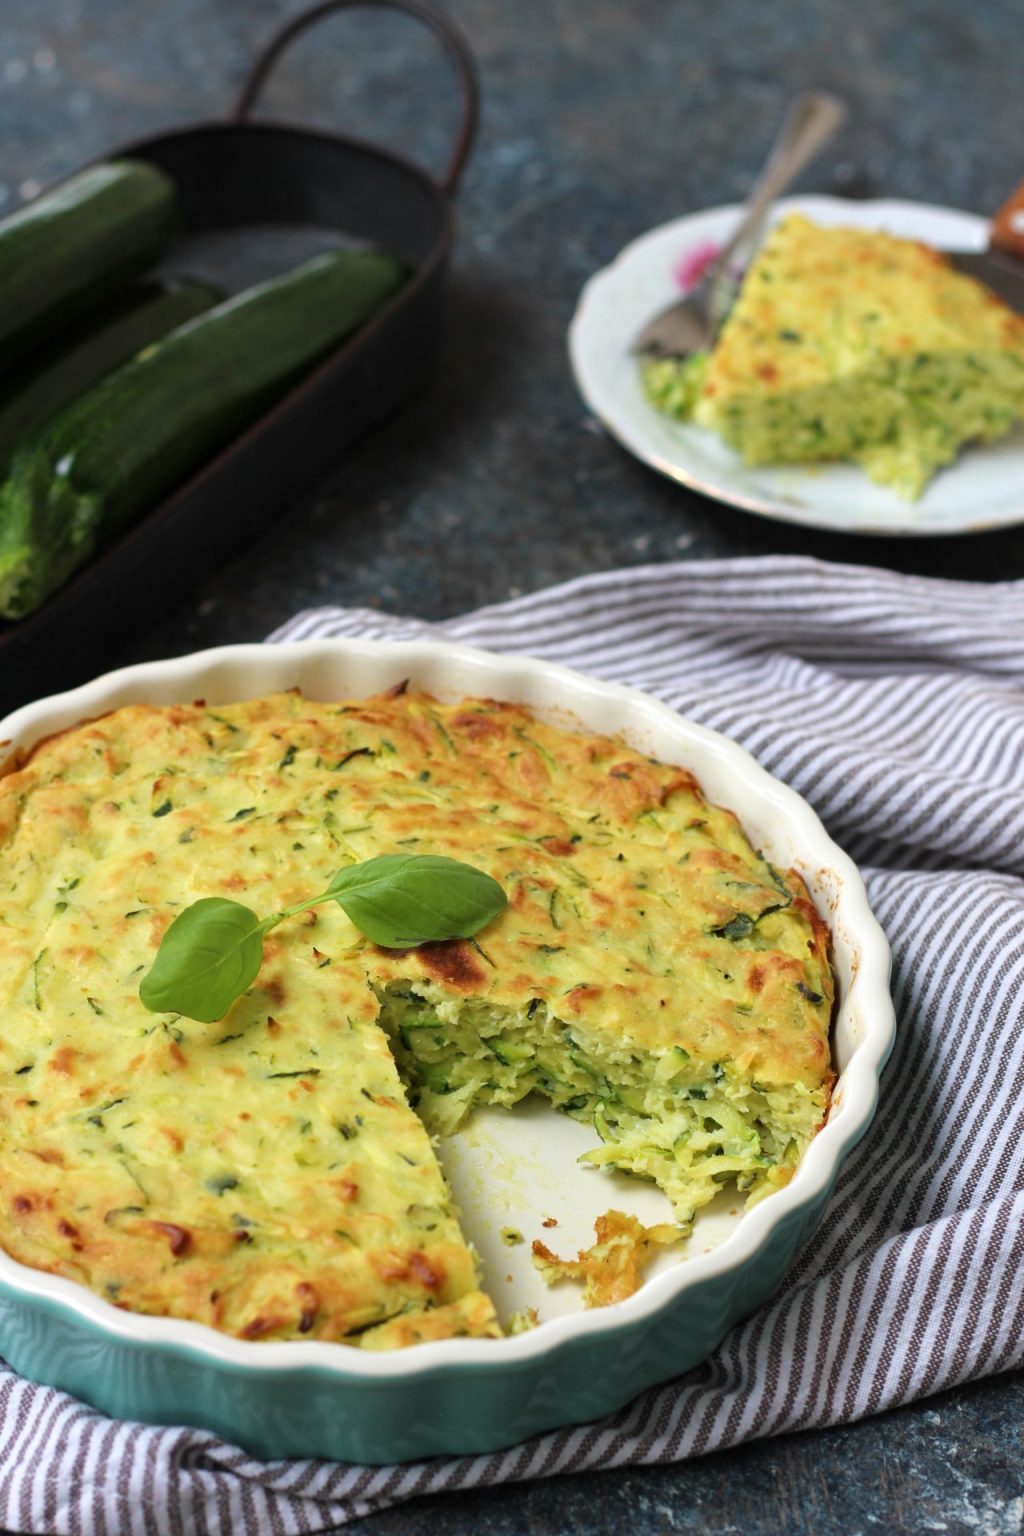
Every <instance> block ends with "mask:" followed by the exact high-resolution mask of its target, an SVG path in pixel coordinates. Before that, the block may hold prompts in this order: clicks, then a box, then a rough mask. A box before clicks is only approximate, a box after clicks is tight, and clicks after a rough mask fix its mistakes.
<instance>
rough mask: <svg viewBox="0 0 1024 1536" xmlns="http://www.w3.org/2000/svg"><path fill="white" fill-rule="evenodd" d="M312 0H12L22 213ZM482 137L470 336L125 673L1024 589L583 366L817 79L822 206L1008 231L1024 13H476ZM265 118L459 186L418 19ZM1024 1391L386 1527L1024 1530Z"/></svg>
mask: <svg viewBox="0 0 1024 1536" xmlns="http://www.w3.org/2000/svg"><path fill="white" fill-rule="evenodd" d="M299 8H300V7H299V6H298V5H296V4H294V3H291V0H248V3H243V0H146V3H144V4H142V3H139V0H91V3H89V4H88V5H85V4H81V3H74V0H40V3H37V4H34V5H32V6H28V5H18V4H16V0H3V5H2V8H0V128H2V142H3V147H4V154H3V160H2V163H0V180H2V185H0V209H3V208H10V207H13V206H14V205H15V203H16V202H17V201H18V199H19V197H21V196H25V195H30V194H31V192H32V191H33V190H35V189H36V188H37V187H38V186H39V185H40V184H44V185H45V183H46V182H47V181H49V180H51V179H53V178H54V177H55V176H57V175H59V174H61V173H63V172H65V171H67V170H69V169H71V168H73V167H74V166H75V165H76V164H77V163H78V162H80V161H81V160H83V159H85V158H87V157H89V156H92V155H95V154H97V153H100V152H102V151H103V150H104V149H105V148H106V147H108V146H109V145H111V144H112V143H115V142H117V141H119V140H122V139H126V138H130V137H132V136H134V135H137V134H141V133H145V132H151V131H154V130H156V129H158V128H159V127H161V126H163V125H165V124H173V123H178V122H180V121H182V120H183V119H185V118H188V117H200V116H206V117H209V116H214V115H216V114H218V113H219V112H220V111H222V110H223V109H224V108H226V106H227V105H228V103H229V102H230V100H231V99H232V98H233V96H234V95H235V93H236V92H237V90H238V88H239V85H240V83H241V80H242V78H243V74H244V70H245V65H246V61H247V59H248V58H249V57H250V56H251V52H252V50H253V48H254V46H255V44H256V42H257V41H258V40H260V39H262V38H264V37H266V36H267V35H268V34H269V32H270V31H271V29H272V28H273V26H274V25H275V24H276V23H277V22H278V21H279V20H280V19H282V18H283V17H285V16H288V15H292V14H294V13H295V12H296V11H297V10H298V9H299ZM450 10H451V12H452V14H453V15H454V16H455V17H456V18H457V20H459V21H460V22H461V23H462V24H463V26H464V28H465V30H466V32H467V34H468V35H469V38H470V40H471V42H472V44H473V46H474V48H475V51H476V53H477V57H478V59H479V61H480V66H481V73H482V83H483V89H484V105H485V112H484V123H483V131H482V135H481V140H480V143H479V146H478V150H477V153H476V155H475V158H474V161H473V163H472V166H471V168H470V171H469V174H468V176H467V178H466V182H465V187H464V192H463V196H462V197H461V199H460V207H461V230H460V242H459V250H458V256H457V260H456V263H455V270H454V273H453V283H452V293H451V303H450V312H449V327H448V340H447V344H446V348H445V353H444V357H443V361H442V366H441V368H440V370H439V372H438V374H437V376H436V378H435V379H434V380H433V382H432V384H431V386H430V388H429V389H428V390H426V391H424V393H423V394H422V396H421V397H420V398H419V399H417V400H416V401H415V402H414V403H413V405H412V406H411V407H410V408H409V409H407V410H406V411H405V412H404V413H403V414H402V416H401V417H400V418H398V419H397V420H395V421H393V422H392V423H390V424H389V425H388V426H387V427H385V428H384V429H383V430H381V431H379V432H378V433H377V434H375V436H374V437H373V438H371V439H370V440H368V441H366V442H365V443H364V444H363V445H362V446H361V447H360V448H359V449H358V450H357V451H356V452H354V453H352V454H350V455H349V457H348V458H347V459H346V460H345V462H343V463H341V464H339V465H338V467H337V468H336V469H335V470H334V472H333V473H332V474H331V475H330V476H329V477H328V478H327V479H326V480H325V481H324V482H323V483H322V484H321V485H320V486H319V487H318V489H317V491H316V494H315V495H313V496H311V497H308V498H307V499H305V500H304V501H303V502H302V503H300V504H298V505H296V506H294V507H293V508H292V509H291V510H290V511H289V513H288V514H287V515H286V516H282V517H281V518H280V519H279V520H278V522H277V523H276V524H275V526H273V527H272V528H270V529H269V530H268V531H267V532H265V533H264V534H262V535H260V536H258V537H255V538H254V539H253V540H252V542H251V544H249V546H248V547H247V548H245V549H244V550H242V551H240V553H239V555H238V558H237V559H236V560H235V561H234V562H233V564H231V565H230V566H228V567H226V568H224V569H222V570H221V571H220V572H219V573H218V574H217V575H215V576H214V577H213V578H212V579H210V580H209V581H207V582H205V583H204V584H203V585H202V586H201V587H199V588H198V589H195V590H188V588H187V586H186V585H185V584H184V583H183V584H182V592H181V605H180V608H179V610H178V611H177V613H176V614H175V616H174V617H173V618H172V619H170V620H168V621H166V622H164V623H162V624H161V625H160V626H159V627H157V628H155V629H153V630H151V631H150V632H148V633H145V634H138V635H132V636H129V637H126V638H125V641H124V644H123V648H122V651H121V653H120V655H119V656H118V657H117V658H116V659H118V660H122V661H123V660H130V659H135V658H143V657H151V656H158V655H161V654H167V653H170V652H174V651H183V650H191V649H194V648H195V647H196V646H200V645H210V644H217V643H221V642H225V641H231V640H250V639H256V638H259V637H260V636H262V635H263V634H264V633H266V631H267V630H269V629H270V628H271V627H272V626H274V625H276V624H278V623H279V622H281V621H282V620H283V619H284V618H286V617H287V616H288V615H289V614H290V613H292V612H293V611H294V610H295V609H296V608H298V607H301V606H304V605H306V604H309V603H322V602H328V601H332V602H340V603H358V604H373V605H377V606H382V607H385V608H391V609H404V610H409V611H412V612H415V613H418V614H422V615H424V616H427V617H437V616H442V615H446V614H450V613H454V612H457V611H459V610H461V609H464V608H467V607H470V606H473V605H475V604H478V603H480V602H487V601H494V600H498V599H500V598H502V597H504V596H506V595H508V594H509V593H510V592H514V591H518V590H523V591H525V590H529V589H530V588H533V587H539V586H542V585H545V584H546V583H548V582H551V581H555V580H559V579H562V578H565V577H568V576H572V575H574V574H577V573H580V572H583V571H589V570H597V569H603V568H608V567H612V566H615V565H621V564H630V563H638V562H646V561H649V560H659V559H668V558H678V557H680V556H685V557H688V558H700V557H706V556H709V555H716V554H728V553H744V554H756V553H761V552H770V551H806V552H810V553H814V554H818V555H821V556H824V557H826V558H832V559H843V560H854V561H867V562H870V563H878V564H889V565H893V566H896V567H899V568H900V569H905V570H911V571H920V572H934V573H939V574H943V575H953V576H964V577H969V578H972V579H977V580H985V579H992V578H993V577H1005V576H1013V575H1021V574H1022V573H1024V533H1021V532H1018V531H1010V532H1004V533H1001V534H989V535H983V536H976V537H974V538H971V539H967V540H952V541H945V540H935V541H922V542H914V541H904V540H900V541H885V542H883V541H869V540H857V539H852V538H847V537H843V536H828V535H825V534H818V533H813V532H809V531H806V530H801V529H795V528H788V527H785V526H783V525H776V524H773V523H770V522H765V521H762V520H760V519H758V518H754V517H751V516H746V515H745V514H742V513H739V512H733V511H730V510H728V509H726V508H721V507H718V506H715V505H713V504H712V503H709V502H706V501H704V500H702V499H701V498H700V497H697V496H695V495H692V494H690V493H688V492H686V491H684V490H681V489H680V488H678V487H676V486H674V485H671V484H669V483H668V482H666V481H663V480H661V479H659V478H658V477H657V476H655V475H654V474H653V473H651V472H649V471H647V470H645V469H643V468H642V467H641V466H639V465H638V464H635V463H634V462H632V461H631V460H630V459H629V458H628V457H627V456H626V455H625V454H624V453H623V452H622V451H621V450H620V449H619V448H617V447H616V446H615V445H614V444H613V443H612V442H610V441H609V440H608V439H607V438H606V437H605V436H604V435H603V434H602V433H601V431H600V429H598V428H597V426H596V424H595V423H594V422H593V421H592V420H591V419H589V418H588V416H587V413H586V412H585V410H584V409H583V407H582V406H581V404H580V401H579V399H578V397H577V395H576V393H575V389H574V387H573V383H572V380H571V377H570V374H569V370H568V366H567V363H566V360H565V329H566V325H567V322H568V320H569V317H570V315H571V313H572V309H573V306H574V303H575V300H576V297H577V294H578V292H579V289H580V286H581V285H582V283H583V282H584V280H585V279H586V277H587V276H588V275H589V274H590V273H591V272H592V271H593V270H594V269H595V268H596V267H598V266H601V265H603V264H604V263H605V262H607V261H608V260H609V259H610V258H611V257H612V256H613V255H614V254H615V252H616V251H617V250H618V249H619V248H620V247H621V246H622V245H623V244H624V243H625V242H626V241H627V240H629V239H631V238H632V237H633V236H634V235H636V234H638V233H640V232H641V231H642V230H644V229H645V228H647V227H648V226H650V225H652V224H654V223H658V222H661V221H662V220H664V219H666V218H668V217H671V216H673V215H675V214H679V213H683V212H685V211H687V210H689V209H696V208H700V207H703V206H707V205H711V204H715V203H720V202H723V201H730V200H732V199H734V198H736V197H737V196H738V195H741V194H742V193H743V192H744V191H745V189H746V188H747V186H748V185H749V181H750V178H751V174H752V172H753V171H754V170H755V169H756V166H757V163H758V161H759V159H760V158H761V156H762V155H763V153H764V151H765V150H766V148H767V144H768V141H769V140H770V138H771V135H772V133H773V131H774V129H775V127H776V125H777V123H778V121H779V118H780V116H781V113H782V110H783V106H784V103H785V101H786V98H787V96H788V95H789V94H791V93H792V92H793V91H795V90H797V89H799V88H801V87H803V86H806V85H811V84H817V85H824V86H828V87H831V88H833V89H835V90H837V91H838V92H840V93H841V94H842V95H843V96H845V97H846V99H847V100H848V101H849V103H850V105H851V108H852V121H851V123H850V125H849V127H848V128H847V129H846V130H845V131H844V134H843V136H842V139H841V140H840V141H838V142H837V144H836V146H835V148H834V150H833V151H832V152H830V153H829V154H828V155H826V156H825V157H823V158H822V160H821V161H820V162H819V163H818V165H817V166H816V167H815V168H814V169H813V171H812V172H811V173H810V174H809V176H808V177H807V178H805V182H804V185H805V186H806V187H808V188H813V189H814V190H817V191H831V192H842V193H846V194H847V195H850V196H870V195H877V194H885V195H893V196H902V197H910V198H922V199H926V200H929V201H933V202H942V203H948V204H952V205H955V206H958V207H962V208H968V209H972V210H975V211H978V212H987V211H991V210H992V209H993V208H994V207H995V206H996V205H997V204H998V203H999V202H1000V201H1001V199H1002V198H1003V197H1004V196H1005V194H1006V193H1007V192H1008V191H1009V190H1010V188H1011V186H1012V185H1013V184H1014V183H1015V182H1016V181H1017V180H1018V179H1019V178H1020V177H1021V176H1024V115H1022V100H1024V85H1022V77H1021V58H1022V53H1024V49H1022V43H1024V13H1022V11H1021V7H1020V4H1019V0H974V3H973V4H972V5H971V6H970V7H968V6H967V5H965V4H964V3H963V0H860V3H858V4H856V5H850V4H844V3H843V0H776V3H775V4H766V3H764V0H719V3H717V4H713V3H712V4H709V3H708V0H674V3H670V0H450ZM268 110H272V111H273V113H274V115H275V116H278V117H283V118H284V117H287V118H296V117H307V116H308V118H309V120H311V121H316V122H318V123H321V124H325V125H328V126H339V127H344V128H346V129H348V130H349V131H353V132H356V133H358V134H360V135H362V136H367V137H373V136H376V137H379V138H380V139H381V140H383V141H384V142H388V143H390V144H392V145H393V146H396V147H399V148H405V149H406V150H410V149H412V148H415V151H416V153H417V154H419V155H422V156H423V158H424V160H425V161H426V162H427V163H429V164H432V165H435V166H439V165H440V164H441V163H442V162H443V159H444V154H445V147H446V144H447V142H448V139H449V136H450V134H451V131H452V126H453V123H454V108H453V105H452V103H451V100H450V89H449V77H448V75H447V73H446V70H445V68H444V66H443V65H439V64H437V63H436V61H435V56H434V53H433V50H432V48H431V45H430V43H429V42H428V41H427V40H426V39H421V38H420V36H419V35H418V33H417V32H416V29H415V28H413V27H412V26H411V25H409V24H406V23H403V22H401V21H400V20H399V19H397V18H395V17H393V16H380V17H378V16H368V15H365V14H360V15H357V16H352V17H341V18H336V19H334V20H333V21H331V22H330V23H329V24H328V25H327V26H326V27H325V28H324V29H323V30H322V32H321V33H319V34H318V35H317V36H316V38H315V39H314V38H310V39H308V40H305V41H303V42H302V43H300V44H299V45H298V46H297V47H296V48H295V50H294V52H293V53H292V54H291V55H289V56H288V58H287V60H286V62H285V63H284V64H283V66H282V68H281V72H280V74H279V76H278V77H277V78H276V79H275V81H274V83H273V87H272V90H271V92H270V94H269V99H268ZM1022 1423H1024V1381H1022V1379H1021V1378H1020V1377H1019V1376H1018V1377H1007V1378H1003V1379H1001V1380H998V1381H993V1382H989V1383H983V1384H979V1385H976V1386H972V1387H967V1388H964V1389H963V1390H961V1391H957V1392H953V1393H947V1394H945V1396H944V1397H942V1398H940V1399H935V1400H933V1401H932V1402H930V1403H926V1404H923V1405H919V1406H916V1407H913V1408H909V1409H905V1410H902V1411H900V1412H898V1413H893V1414H890V1415H887V1416H885V1417H883V1418H881V1419H879V1420H876V1421H873V1422H869V1423H865V1424H862V1425H857V1426H850V1427H846V1428H843V1429H840V1430H833V1431H828V1432H823V1433H807V1434H802V1435H799V1436H793V1437H790V1438H788V1439H785V1440H779V1441H775V1442H772V1443H768V1444H765V1445H756V1446H752V1447H748V1448H746V1449H743V1450H739V1451H735V1452H731V1453H728V1454H723V1455H719V1456H717V1457H713V1458H710V1459H708V1460H706V1461H703V1462H696V1463H690V1464H689V1465H686V1466H683V1467H681V1468H668V1469H644V1470H636V1471H626V1472H611V1473H606V1474H602V1475H589V1476H585V1477H574V1478H565V1479H561V1480H556V1481H554V1482H550V1483H546V1484H544V1483H540V1484H535V1485H532V1486H530V1487H527V1488H512V1489H507V1490H495V1491H490V1492H486V1493H468V1494H460V1495H457V1496H452V1497H447V1498H443V1499H437V1500H433V1501H431V1502H428V1503H423V1504H420V1505H409V1506H405V1507H403V1508H401V1509H398V1510H395V1511H392V1512H389V1513H387V1514H383V1515H379V1516H376V1517H374V1518H372V1519H370V1520H368V1521H366V1522H365V1523H364V1525H363V1527H362V1528H361V1529H364V1530H365V1531H366V1533H367V1536H398V1533H403V1536H404V1533H418V1532H421V1531H428V1530H429V1531H433V1530H440V1529H445V1530H448V1531H452V1532H466V1533H469V1532H477V1531H488V1532H493V1533H499V1532H500V1533H506V1532H507V1533H513V1532H516V1533H519V1532H548V1531H569V1530H574V1531H575V1530H578V1531H581V1532H590V1531H594V1532H605V1531H609V1532H612V1531H614V1532H619V1531H622V1532H623V1533H625V1532H629V1533H630V1536H655V1533H658V1536H660V1533H662V1532H669V1531H684V1532H698V1531H706V1532H714V1533H719V1532H721V1533H725V1532H742V1533H743V1536H762V1533H763V1536H768V1533H773V1536H774V1533H780V1536H781V1533H791V1532H794V1533H804V1532H807V1533H809V1536H822V1533H831V1532H833V1531H834V1532H836V1533H840V1532H842V1533H843V1536H852V1533H859V1532H868V1531H874V1532H884V1533H887V1532H919V1531H942V1532H949V1533H951V1536H959V1533H968V1532H971V1533H980V1536H1003V1533H1017V1532H1019V1531H1020V1530H1021V1528H1022V1524H1024V1500H1022V1494H1024V1472H1022V1467H1024V1434H1022Z"/></svg>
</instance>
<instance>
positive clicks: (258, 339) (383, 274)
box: [0, 251, 405, 618]
mask: <svg viewBox="0 0 1024 1536" xmlns="http://www.w3.org/2000/svg"><path fill="white" fill-rule="evenodd" d="M404 275H405V274H404V269H403V268H402V266H401V265H400V263H399V262H398V261H396V260H395V259H394V258H393V257H391V256H387V255H384V254H381V253H377V252H373V251H334V252H330V253H328V254H325V255H322V256H316V257H314V258H313V260H312V261H308V262H306V263H305V264H304V265H303V266H301V267H297V268H296V269H295V270H294V271H293V272H289V273H287V274H285V276H283V277H278V278H274V279H272V280H271V281H270V282H268V283H262V284H260V285H259V286H258V287H256V288H250V289H248V290H247V291H246V292H245V293H242V294H240V295H239V296H238V297H237V298H234V299H229V300H227V301H226V302H225V303H223V304H219V305H217V307H216V308H215V309H211V310H210V311H209V312H208V313H207V314H205V315H201V316H200V317H199V319H198V320H192V321H190V322H189V323H188V324H187V325H183V326H179V328H178V329H177V330H176V331H172V332H171V334H170V335H169V336H165V337H164V338H163V340H161V341H158V342H156V343H155V344H154V345H153V346H151V347H147V348H146V349H145V350H144V351H143V352H141V353H139V354H138V356H136V357H134V358H133V359H132V360H131V362H129V363H126V364H125V365H124V366H123V367H121V368H119V369H117V370H116V372H114V373H112V374H110V375H109V377H108V378H106V379H104V380H103V382H102V383H101V384H97V385H96V386H95V387H94V388H93V389H91V390H88V391H87V392H86V393H85V394H84V395H81V396H80V397H79V398H78V399H77V400H75V401H73V402H72V404H71V405H69V406H67V407H65V409H64V410H63V411H61V412H60V413H59V414H58V415H57V416H55V417H54V418H53V419H52V420H51V421H50V422H49V423H47V425H46V426H44V427H43V428H42V429H41V430H40V431H39V432H37V433H35V434H34V435H33V436H31V437H30V438H29V439H28V440H27V441H26V442H24V443H23V444H22V446H21V447H20V448H19V449H18V451H17V453H16V454H15V455H14V459H13V461H12V463H11V468H10V473H9V475H8V478H7V480H6V482H5V483H4V485H3V486H0V615H2V616H3V617H5V618H21V617H22V616H23V615H25V614H26V613H29V612H31V610H32V609H33V608H36V607H38V605H39V604H40V603H41V602H42V601H43V600H44V598H46V597H47V596H48V595H49V594H50V593H51V592H52V591H54V589H55V588H56V587H58V586H60V585H61V583H62V582H63V581H65V580H66V579H67V577H68V576H69V575H70V574H71V572H72V571H74V570H75V569H76V568H77V567H78V566H79V565H81V564H82V563H83V561H85V560H87V559H88V558H89V556H90V555H91V554H92V552H93V550H94V549H95V548H96V546H97V544H98V543H99V542H100V541H101V540H103V539H105V538H109V537H110V536H111V535H112V534H114V533H116V532H118V530H119V529H121V528H123V527H124V526H125V525H126V524H127V523H129V522H130V521H131V520H132V519H133V518H134V517H136V516H138V514H139V513H141V512H143V511H145V510H146V509H147V508H148V507H151V506H152V505H153V504H154V503H155V502H157V501H159V499H160V498H161V497H162V496H163V495H165V494H166V493H167V492H168V491H171V490H173V489H174V487H175V486H176V485H178V484H180V483H181V481H182V480H184V479H185V478H186V476H187V475H189V474H190V473H191V472H192V471H193V470H195V469H198V468H199V467H200V465H202V464H203V463H205V462H206V460H207V459H209V458H210V457H211V456H212V455H213V454H214V453H216V452H217V451H218V450H219V449H220V448H222V447H223V446H224V444H225V443H227V442H230V440H231V438H233V437H235V436H236V435H237V434H238V433H239V432H241V431H242V430H243V429H244V428H245V427H247V426H248V425H249V424H250V423H251V422H252V421H254V420H255V419H256V418H257V417H258V416H260V415H261V414H262V412H263V411H264V410H265V409H266V408H267V407H268V406H269V405H270V404H272V403H273V402H274V401H275V400H277V399H278V398H279V397H280V396H281V395H282V394H284V393H285V391H286V390H287V389H288V388H289V386H290V385H291V384H292V383H294V382H295V380H296V379H298V378H299V377H301V375H302V374H303V373H305V372H307V371H308V370H309V368H310V367H311V366H312V365H313V364H314V363H315V362H316V361H317V360H318V359H319V358H320V357H322V356H323V355H324V354H325V353H327V352H329V351H330V350H331V349H332V348H333V347H335V346H337V345H338V343H339V342H340V341H342V340H343V338H344V337H345V336H347V335H349V334H350V333H351V332H352V331H354V330H355V329H356V328H357V327H358V326H359V325H360V324H362V322H363V321H365V320H366V319H368V317H369V316H370V315H371V314H372V313H373V311H374V310H375V309H377V308H378V307H379V306H380V305H381V304H382V303H383V302H384V301H385V300H386V299H387V298H389V297H390V295H391V294H392V293H393V292H394V291H395V289H396V288H397V287H398V286H399V284H400V283H401V282H402V280H403V277H404Z"/></svg>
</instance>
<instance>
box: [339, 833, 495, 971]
mask: <svg viewBox="0 0 1024 1536" xmlns="http://www.w3.org/2000/svg"><path fill="white" fill-rule="evenodd" d="M328 894H329V895H331V896H333V897H334V899H335V901H336V902H337V903H338V905H339V906H340V907H341V908H342V909H343V911H344V912H345V913H346V915H347V916H348V917H349V918H351V920H352V922H353V923H354V924H355V925H356V927H357V928H358V929H359V931H360V933H365V935H366V937H367V938H368V939H372V941H373V942H374V944H380V945H381V946H382V947H383V948H385V949H408V948H409V947H410V946H412V945H414V944H425V943H427V942H429V941H430V940H434V939H468V938H470V937H471V936H472V935H473V934H474V933H478V932H479V931H480V929H481V928H483V927H484V925H485V924H486V923H489V922H490V921H491V919H492V918H495V917H497V916H498V914H499V913H500V912H504V910H505V908H506V906H507V905H508V899H507V897H506V895H505V892H504V891H503V890H502V888H501V886H500V885H499V884H498V882H497V880H492V878H491V876H490V875H487V874H485V873H484V871H483V870H482V869H475V868H474V867H473V865H472V864H463V863H461V862H460V861H459V860H458V859H446V858H445V857H444V856H443V855H442V854H433V853H383V854H380V855H379V856H378V857H377V858H375V859H367V860H366V862H365V863H363V864H349V865H348V866H347V867H346V868H345V869H340V870H339V871H338V873H337V874H336V875H335V877H334V879H333V880H332V881H331V884H330V887H329V889H328Z"/></svg>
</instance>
